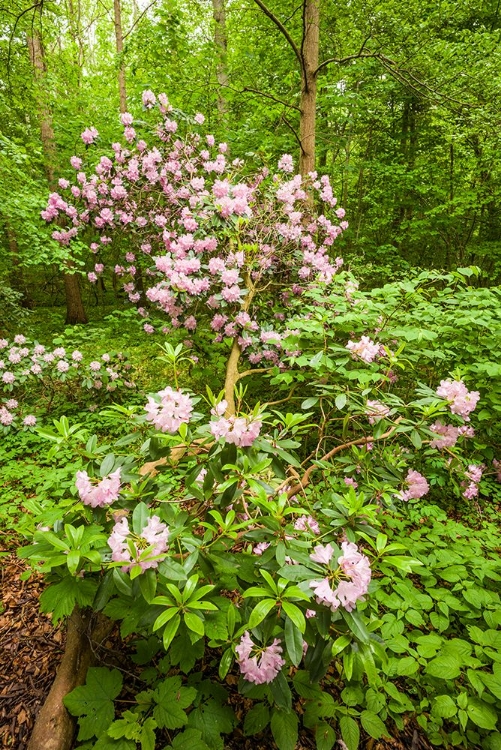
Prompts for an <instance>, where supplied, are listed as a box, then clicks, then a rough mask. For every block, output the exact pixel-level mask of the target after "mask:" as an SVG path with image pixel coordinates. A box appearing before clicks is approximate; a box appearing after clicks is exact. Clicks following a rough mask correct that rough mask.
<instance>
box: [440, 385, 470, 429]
mask: <svg viewBox="0 0 501 750" xmlns="http://www.w3.org/2000/svg"><path fill="white" fill-rule="evenodd" d="M437 396H440V398H444V399H446V400H447V401H448V402H449V408H450V410H451V412H452V414H458V415H459V416H460V417H463V419H465V420H466V421H468V420H469V418H470V416H469V415H470V414H471V412H472V411H473V410H474V409H475V407H476V405H477V402H478V399H479V398H480V393H479V392H478V391H468V389H467V387H466V386H465V384H464V383H463V381H462V380H450V379H448V380H441V381H440V385H439V387H438V388H437Z"/></svg>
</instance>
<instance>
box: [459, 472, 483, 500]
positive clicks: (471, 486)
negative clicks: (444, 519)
mask: <svg viewBox="0 0 501 750" xmlns="http://www.w3.org/2000/svg"><path fill="white" fill-rule="evenodd" d="M484 468H485V467H484V466H482V465H481V464H470V465H469V466H468V470H467V471H465V473H464V475H465V481H464V482H463V497H465V498H466V499H467V500H472V499H473V498H474V497H477V495H478V485H479V483H480V480H481V479H482V474H483V472H484Z"/></svg>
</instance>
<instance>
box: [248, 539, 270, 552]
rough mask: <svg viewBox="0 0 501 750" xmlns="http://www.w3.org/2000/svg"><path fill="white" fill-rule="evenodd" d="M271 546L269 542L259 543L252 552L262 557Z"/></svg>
mask: <svg viewBox="0 0 501 750" xmlns="http://www.w3.org/2000/svg"><path fill="white" fill-rule="evenodd" d="M269 546H270V543H269V542H259V543H258V544H256V545H255V546H254V548H253V550H252V552H253V554H254V555H262V554H263V552H266V550H267V549H268V547H269Z"/></svg>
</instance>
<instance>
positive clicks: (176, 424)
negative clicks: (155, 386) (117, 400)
mask: <svg viewBox="0 0 501 750" xmlns="http://www.w3.org/2000/svg"><path fill="white" fill-rule="evenodd" d="M157 395H158V396H160V403H159V402H158V401H157V400H155V398H153V397H152V396H148V403H147V404H146V406H145V407H144V408H145V409H146V415H147V416H146V419H147V421H148V422H152V424H153V426H154V427H155V428H156V429H157V430H160V431H161V432H170V433H171V434H174V433H175V432H177V431H178V430H179V428H180V426H181V425H182V424H187V423H188V422H189V421H190V417H191V413H192V411H193V403H192V401H191V398H190V397H189V396H188V395H186V394H185V393H182V392H181V391H174V390H173V389H172V388H171V387H170V386H167V388H164V390H163V391H159V392H158V394H157Z"/></svg>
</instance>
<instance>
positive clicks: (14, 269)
mask: <svg viewBox="0 0 501 750" xmlns="http://www.w3.org/2000/svg"><path fill="white" fill-rule="evenodd" d="M5 233H6V235H7V242H8V244H9V250H10V262H11V270H10V279H11V284H12V288H13V289H15V290H16V291H17V292H20V293H21V294H22V295H23V296H22V301H21V304H22V306H23V307H25V308H27V309H28V310H33V308H34V307H35V303H34V301H33V297H32V296H31V294H30V292H29V289H28V285H27V284H26V281H25V278H24V273H23V268H22V266H21V263H20V260H19V247H18V244H17V237H16V234H15V232H14V230H13V229H12V227H11V226H10V225H9V224H6V225H5Z"/></svg>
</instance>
